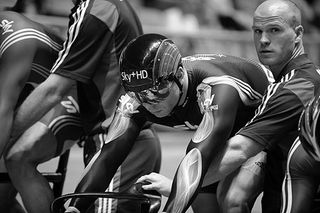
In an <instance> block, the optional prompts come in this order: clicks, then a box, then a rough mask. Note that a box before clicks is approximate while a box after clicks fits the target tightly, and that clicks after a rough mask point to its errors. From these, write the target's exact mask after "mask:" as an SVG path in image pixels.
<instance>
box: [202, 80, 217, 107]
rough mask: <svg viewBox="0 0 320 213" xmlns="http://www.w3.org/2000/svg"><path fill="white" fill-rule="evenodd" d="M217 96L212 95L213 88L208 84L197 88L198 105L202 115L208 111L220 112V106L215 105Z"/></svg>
mask: <svg viewBox="0 0 320 213" xmlns="http://www.w3.org/2000/svg"><path fill="white" fill-rule="evenodd" d="M214 96H215V94H212V88H211V86H210V85H208V84H204V83H201V84H199V86H198V87H197V97H198V105H199V107H200V110H201V113H204V112H206V111H213V110H218V108H219V107H218V105H217V104H213V99H214Z"/></svg>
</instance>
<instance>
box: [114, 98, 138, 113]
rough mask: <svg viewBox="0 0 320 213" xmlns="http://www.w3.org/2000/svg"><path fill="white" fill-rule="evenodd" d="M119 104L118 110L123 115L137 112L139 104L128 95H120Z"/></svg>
mask: <svg viewBox="0 0 320 213" xmlns="http://www.w3.org/2000/svg"><path fill="white" fill-rule="evenodd" d="M119 102H120V104H119V107H118V110H119V111H120V112H122V113H123V114H124V115H132V114H134V113H137V112H138V111H137V110H136V109H137V108H138V106H139V103H138V102H137V101H136V100H135V99H134V98H132V97H130V96H129V95H128V94H126V95H122V96H121V97H120V100H119Z"/></svg>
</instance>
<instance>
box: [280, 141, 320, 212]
mask: <svg viewBox="0 0 320 213" xmlns="http://www.w3.org/2000/svg"><path fill="white" fill-rule="evenodd" d="M287 168H288V170H287V171H286V175H285V179H284V181H283V187H282V205H281V212H282V213H300V212H311V209H312V203H313V199H314V198H315V196H316V193H317V188H318V184H319V177H320V172H319V169H320V162H316V161H315V160H314V159H313V158H312V157H310V156H309V155H308V154H307V153H306V152H305V150H304V149H303V147H302V146H301V144H300V141H299V140H296V141H295V143H293V145H292V147H291V149H290V152H289V155H288V161H287Z"/></svg>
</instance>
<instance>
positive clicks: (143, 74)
mask: <svg viewBox="0 0 320 213" xmlns="http://www.w3.org/2000/svg"><path fill="white" fill-rule="evenodd" d="M121 77H122V80H124V81H128V82H131V81H132V80H133V79H136V80H140V79H146V78H148V72H147V70H138V71H133V72H132V73H130V74H126V73H125V72H122V73H121Z"/></svg>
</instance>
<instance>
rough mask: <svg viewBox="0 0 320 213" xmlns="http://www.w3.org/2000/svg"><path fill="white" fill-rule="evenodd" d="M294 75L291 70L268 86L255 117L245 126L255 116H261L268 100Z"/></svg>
mask: <svg viewBox="0 0 320 213" xmlns="http://www.w3.org/2000/svg"><path fill="white" fill-rule="evenodd" d="M294 74H295V70H292V71H291V72H290V73H288V74H286V75H285V76H284V77H282V79H281V80H280V82H279V83H273V84H270V85H269V86H268V89H267V91H266V94H265V96H264V97H263V99H262V103H261V104H260V106H259V107H258V108H257V110H256V113H255V115H254V116H253V118H252V119H251V120H250V121H249V122H248V123H247V124H246V126H247V125H248V124H250V123H252V122H253V121H254V120H255V118H256V117H257V116H259V115H260V114H262V113H263V112H264V110H265V109H266V107H267V105H268V103H269V100H270V98H272V97H273V96H274V94H275V93H276V92H277V90H278V88H279V86H280V85H281V84H282V83H284V82H287V81H289V80H290V79H291V78H292V77H293V76H294Z"/></svg>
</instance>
